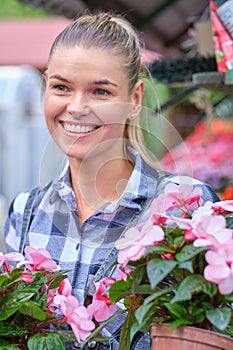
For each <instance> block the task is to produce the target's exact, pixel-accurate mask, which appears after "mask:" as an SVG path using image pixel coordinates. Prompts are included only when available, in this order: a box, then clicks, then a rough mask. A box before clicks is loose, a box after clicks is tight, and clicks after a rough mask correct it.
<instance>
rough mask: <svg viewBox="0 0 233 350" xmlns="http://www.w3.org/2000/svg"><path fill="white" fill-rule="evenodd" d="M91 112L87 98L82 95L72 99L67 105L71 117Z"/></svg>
mask: <svg viewBox="0 0 233 350" xmlns="http://www.w3.org/2000/svg"><path fill="white" fill-rule="evenodd" d="M88 110H89V106H88V101H87V98H86V97H85V96H83V95H81V94H76V95H74V96H72V97H71V99H70V101H69V103H68V104H67V112H68V113H69V114H70V115H72V116H73V115H75V114H80V113H81V114H83V113H87V112H88Z"/></svg>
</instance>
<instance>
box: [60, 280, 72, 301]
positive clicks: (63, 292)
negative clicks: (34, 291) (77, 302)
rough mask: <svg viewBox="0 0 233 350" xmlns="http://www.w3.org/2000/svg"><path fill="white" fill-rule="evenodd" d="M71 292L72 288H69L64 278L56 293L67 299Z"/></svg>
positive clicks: (67, 281) (68, 283)
mask: <svg viewBox="0 0 233 350" xmlns="http://www.w3.org/2000/svg"><path fill="white" fill-rule="evenodd" d="M71 290H72V287H71V284H70V281H69V280H68V279H67V278H66V279H64V280H63V281H62V282H61V284H60V286H59V288H58V293H59V294H61V295H65V296H66V297H68V296H69V295H71Z"/></svg>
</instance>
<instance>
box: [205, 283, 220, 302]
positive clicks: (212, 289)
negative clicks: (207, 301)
mask: <svg viewBox="0 0 233 350" xmlns="http://www.w3.org/2000/svg"><path fill="white" fill-rule="evenodd" d="M202 290H203V292H204V293H205V294H207V295H209V297H210V298H213V297H214V296H215V295H216V294H217V293H218V287H217V286H216V284H214V283H211V282H207V281H206V283H205V284H203V286H202Z"/></svg>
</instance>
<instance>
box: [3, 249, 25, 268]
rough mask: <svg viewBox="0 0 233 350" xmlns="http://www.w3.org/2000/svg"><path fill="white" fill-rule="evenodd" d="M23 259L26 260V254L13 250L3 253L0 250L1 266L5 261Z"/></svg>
mask: <svg viewBox="0 0 233 350" xmlns="http://www.w3.org/2000/svg"><path fill="white" fill-rule="evenodd" d="M22 260H24V256H23V255H22V254H20V253H17V252H12V253H7V254H3V253H2V252H0V266H2V264H3V263H4V262H5V261H22Z"/></svg>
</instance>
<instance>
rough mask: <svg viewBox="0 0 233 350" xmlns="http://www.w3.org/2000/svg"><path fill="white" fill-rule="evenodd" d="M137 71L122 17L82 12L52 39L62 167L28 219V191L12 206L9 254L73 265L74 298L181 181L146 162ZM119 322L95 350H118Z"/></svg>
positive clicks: (48, 112)
mask: <svg viewBox="0 0 233 350" xmlns="http://www.w3.org/2000/svg"><path fill="white" fill-rule="evenodd" d="M140 70H141V62H140V42H139V39H138V36H137V34H136V32H135V31H134V29H133V27H132V26H131V25H130V24H129V23H128V22H127V21H126V20H125V19H123V18H121V17H119V16H116V15H111V14H106V13H100V14H98V15H84V16H81V17H79V18H77V19H76V20H75V21H74V22H73V23H71V24H70V25H69V26H68V27H67V28H66V29H65V30H64V31H63V32H62V33H61V34H60V35H58V37H57V38H56V39H55V41H54V44H53V46H52V48H51V52H50V56H49V62H48V68H47V71H46V73H45V80H46V90H45V98H44V114H45V120H46V123H47V127H48V130H49V132H50V133H51V135H52V137H53V138H54V140H55V142H56V143H57V144H58V145H59V147H60V148H61V149H62V150H63V152H64V153H65V154H66V155H67V157H68V165H67V167H66V169H65V170H64V171H63V173H62V175H61V176H60V177H59V178H57V179H54V180H53V181H52V182H51V183H49V184H48V185H47V186H45V187H44V188H40V191H39V193H37V194H36V196H35V198H34V203H33V209H32V213H31V215H25V212H26V214H27V213H28V212H30V206H29V209H28V204H27V210H26V211H25V206H26V201H27V199H28V197H29V193H22V194H20V195H18V196H17V198H16V199H15V200H14V201H13V203H12V205H11V207H10V209H9V214H8V219H7V222H6V225H5V237H6V245H7V248H8V251H15V250H19V247H20V249H21V248H23V246H24V245H30V246H33V247H36V248H39V247H40V248H46V249H47V250H48V251H49V252H50V254H51V256H52V258H53V259H54V260H56V262H57V263H58V264H59V265H60V266H61V267H62V268H63V269H68V270H70V271H71V272H70V273H69V279H70V281H71V283H72V287H73V294H74V295H75V296H76V297H77V298H78V300H79V302H80V304H83V303H84V302H85V300H86V296H87V295H88V294H92V282H93V279H94V277H95V278H96V279H97V278H98V277H103V276H104V275H107V274H109V271H108V273H107V270H108V268H109V266H110V265H111V263H112V261H114V258H115V256H114V250H113V248H114V244H115V242H116V240H117V239H118V238H119V237H120V236H121V235H122V234H123V233H124V230H126V229H128V228H129V227H131V226H133V225H134V224H136V223H137V222H140V221H142V220H144V219H145V218H146V217H147V214H148V209H147V208H148V203H149V202H150V201H151V200H152V199H153V198H155V197H156V196H157V195H158V194H159V193H161V191H162V190H163V188H164V186H165V185H166V184H167V182H168V181H173V182H178V181H182V177H180V178H179V179H178V178H175V177H172V176H164V174H162V173H161V172H159V171H158V170H156V167H152V166H151V165H149V164H151V163H152V161H151V159H150V158H149V156H148V152H147V150H146V147H145V144H144V141H143V133H142V128H141V127H140V109H141V105H142V97H143V91H144V84H143V81H142V80H140V79H139V73H140ZM190 181H192V182H193V184H194V185H195V184H197V181H195V180H194V179H190ZM198 185H199V186H201V187H202V189H203V199H204V200H212V201H214V200H215V199H217V197H216V196H215V194H214V193H213V192H212V190H211V189H210V187H209V186H206V185H204V184H200V183H199V184H198ZM23 215H25V217H26V219H27V220H28V221H26V223H25V221H23ZM22 227H23V230H24V232H23V233H22ZM25 228H26V230H25ZM25 231H26V232H25ZM22 236H23V237H24V236H25V237H24V238H23V240H22ZM20 242H21V243H20ZM120 324H121V322H119V321H117V322H115V323H114V324H111V325H110V326H109V328H108V329H105V331H104V332H105V334H106V335H112V336H113V339H112V340H111V341H109V342H107V343H105V344H101V345H100V346H99V349H101V347H103V348H105V349H107V348H108V349H110V348H111V349H117V348H118V346H117V339H118V337H119V333H120ZM131 348H132V349H137V350H141V349H144V350H146V349H150V343H149V337H148V335H147V334H137V336H136V337H135V339H134V341H133V343H132V347H131Z"/></svg>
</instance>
